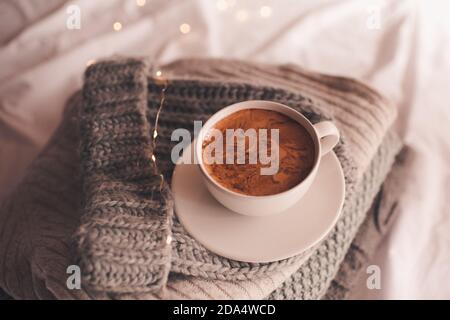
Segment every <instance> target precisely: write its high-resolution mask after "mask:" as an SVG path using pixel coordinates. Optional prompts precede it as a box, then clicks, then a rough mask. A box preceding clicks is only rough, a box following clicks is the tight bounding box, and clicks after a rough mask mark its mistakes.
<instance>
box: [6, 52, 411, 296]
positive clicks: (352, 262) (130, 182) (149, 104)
mask: <svg viewBox="0 0 450 320" xmlns="http://www.w3.org/2000/svg"><path fill="white" fill-rule="evenodd" d="M156 70H158V71H160V72H158V73H157V76H155V74H156ZM162 92H164V101H163V107H162V109H161V112H160V113H158V109H159V107H160V105H161V100H162ZM255 99H256V100H272V101H278V102H281V103H284V104H287V105H289V106H291V107H293V108H295V109H297V110H299V111H301V112H302V113H303V114H305V116H307V117H308V118H309V119H310V120H311V121H312V122H316V121H319V120H322V119H329V120H331V121H334V123H335V124H336V126H337V127H338V128H339V130H340V132H341V136H342V139H341V142H340V143H339V145H338V146H337V147H336V148H335V152H336V154H337V156H338V158H339V160H340V162H341V165H342V167H343V171H344V176H345V180H346V198H345V203H344V207H343V211H342V214H341V216H340V218H339V220H338V222H337V224H336V226H335V227H334V228H333V230H332V231H331V232H330V233H329V234H328V236H327V237H326V238H325V239H324V240H323V241H322V242H321V243H319V244H317V245H316V246H315V247H314V248H312V249H311V250H308V251H307V252H304V253H303V254H301V255H299V256H295V257H292V258H289V259H285V260H282V261H277V262H273V263H243V262H239V261H233V260H230V259H227V258H224V257H221V256H218V255H216V254H214V253H212V252H210V251H208V250H207V249H205V248H204V247H203V246H201V245H200V244H199V243H197V242H196V241H195V240H194V239H193V238H191V237H190V236H189V235H188V234H187V233H186V232H185V230H184V229H183V227H182V226H181V225H180V223H179V222H178V220H177V219H176V214H175V215H174V214H173V205H172V195H171V192H170V183H169V181H170V178H171V173H172V170H173V166H174V165H173V163H172V162H171V159H170V151H171V148H172V146H173V144H174V142H171V140H170V135H171V132H172V130H173V129H175V128H180V127H181V128H187V129H189V130H191V129H193V121H194V120H203V121H204V120H206V119H207V118H208V117H209V116H210V115H211V114H213V113H214V112H216V111H217V110H219V109H220V108H221V107H224V106H226V105H229V104H232V103H235V102H238V101H243V100H255ZM395 116H396V110H395V108H394V107H393V106H392V105H391V104H390V103H389V102H388V101H387V100H386V99H384V98H383V97H382V96H380V95H379V94H378V93H376V92H375V91H373V90H372V89H370V88H368V87H367V86H365V85H363V84H361V83H360V82H357V81H355V80H352V79H348V78H342V77H334V76H327V75H322V74H317V73H314V72H310V71H306V70H303V69H301V68H299V67H296V66H293V65H283V66H270V65H262V64H253V63H247V62H240V61H229V60H211V59H208V60H202V59H191V60H183V61H177V62H175V63H172V64H170V65H167V66H163V67H159V68H156V67H155V66H152V65H151V64H149V63H147V62H146V61H145V60H142V59H114V60H110V61H104V62H99V63H97V64H95V65H93V66H91V67H89V68H88V70H87V71H86V76H85V84H84V87H83V89H82V91H81V93H77V94H75V95H74V96H73V98H72V99H71V100H70V101H69V103H68V106H67V108H66V112H65V114H64V119H63V121H62V123H61V125H60V127H59V128H58V130H57V131H56V132H55V134H54V136H53V138H52V139H51V141H50V142H49V144H48V145H47V147H46V148H45V149H44V150H43V151H42V153H41V154H40V156H39V157H38V158H37V159H36V160H35V161H34V163H33V164H32V166H31V167H30V168H29V170H28V173H27V174H26V176H25V177H24V179H23V181H22V182H21V184H20V185H19V186H18V187H17V189H16V190H15V192H14V193H13V194H11V195H10V196H9V197H8V198H7V199H5V200H4V201H3V203H2V205H1V207H0V229H2V232H0V260H1V261H2V264H0V287H2V288H3V289H4V290H5V291H6V292H7V293H8V294H9V295H11V296H12V297H14V298H43V299H46V298H60V299H61V298H62V299H66V298H77V299H96V298H114V299H129V298H134V299H176V298H180V299H249V298H250V299H264V298H271V299H321V298H326V299H337V298H349V297H351V296H352V295H351V293H352V288H353V286H354V284H355V282H356V280H357V279H358V277H360V276H361V274H363V273H365V267H366V266H367V264H368V263H369V259H370V257H371V256H372V255H373V253H374V252H375V250H376V248H377V246H378V244H379V243H380V241H381V240H382V238H383V235H384V234H385V233H386V231H387V229H388V227H389V225H390V224H391V222H392V221H393V219H392V217H393V216H394V215H395V212H396V209H398V206H399V204H398V203H397V199H398V197H399V195H400V193H401V192H402V186H403V185H404V184H403V183H404V180H405V175H406V174H407V170H406V168H407V165H406V164H407V163H408V161H409V155H408V153H407V152H406V149H405V150H404V151H403V152H401V153H399V152H400V149H401V143H400V141H399V139H398V138H397V136H396V135H395V133H394V132H393V131H392V130H391V125H392V123H393V121H394V119H395ZM157 117H158V136H157V138H156V139H155V140H154V139H153V136H152V133H153V130H154V124H155V120H156V118H157ZM153 156H155V157H156V159H157V161H156V162H154V161H152V158H153ZM155 169H156V170H155ZM399 181H403V183H399ZM73 264H76V265H79V266H80V268H81V270H82V275H83V278H82V282H81V283H82V289H80V290H72V289H69V288H68V287H67V286H66V280H67V277H68V274H67V273H66V270H67V267H68V266H69V265H73Z"/></svg>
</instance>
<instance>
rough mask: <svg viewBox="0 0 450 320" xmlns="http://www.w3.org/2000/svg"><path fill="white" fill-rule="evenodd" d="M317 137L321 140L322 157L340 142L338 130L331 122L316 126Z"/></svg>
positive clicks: (320, 123) (323, 122)
mask: <svg viewBox="0 0 450 320" xmlns="http://www.w3.org/2000/svg"><path fill="white" fill-rule="evenodd" d="M314 129H316V133H317V136H318V137H319V140H320V146H321V147H320V148H321V150H322V151H321V153H320V156H324V155H326V154H327V153H328V152H330V151H331V150H333V148H334V147H335V146H336V145H337V143H338V142H339V138H340V134H339V130H338V128H336V126H335V125H334V123H333V122H331V121H322V122H319V123H316V124H315V125H314Z"/></svg>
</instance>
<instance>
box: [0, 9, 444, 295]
mask: <svg viewBox="0 0 450 320" xmlns="http://www.w3.org/2000/svg"><path fill="white" fill-rule="evenodd" d="M60 1H62V0H60ZM4 2H7V1H5V0H3V2H2V1H0V5H1V6H0V8H2V10H5V11H4V12H2V17H5V19H7V17H11V19H15V17H17V16H20V12H21V10H23V5H22V6H21V5H20V3H22V4H23V3H25V1H18V2H17V4H18V5H16V6H8V5H6V4H5V3H4ZM146 2H147V3H146V4H145V5H144V6H143V7H140V6H137V4H136V1H135V0H108V1H91V0H77V1H71V2H70V4H75V5H77V6H79V7H80V8H81V29H80V30H68V29H67V28H66V19H67V17H68V14H67V12H66V8H67V5H68V4H67V5H62V6H61V7H59V9H57V10H54V11H52V12H50V13H49V14H46V15H44V16H43V17H40V18H39V19H37V20H36V19H31V18H30V19H28V20H27V19H24V23H25V24H24V25H23V26H17V20H14V21H15V22H16V23H13V22H11V24H8V23H5V21H3V23H2V26H4V27H5V28H7V27H8V25H10V26H13V27H14V28H16V29H15V30H19V29H21V28H20V27H23V28H24V29H23V31H22V32H21V33H20V34H19V35H18V36H16V37H15V38H14V39H12V40H11V41H9V42H8V43H7V44H5V45H3V46H1V47H0V65H1V68H0V197H2V196H4V195H5V194H6V193H7V192H8V191H9V190H11V189H12V188H13V186H14V184H15V183H16V182H17V181H18V179H19V178H20V176H21V175H22V174H23V173H24V170H25V168H26V166H27V165H28V164H29V163H30V161H31V160H32V159H33V157H34V156H35V155H36V153H37V152H38V151H39V150H40V149H41V148H42V146H43V145H44V144H45V143H46V141H47V140H48V138H49V136H50V134H51V133H52V131H53V130H54V129H55V127H56V126H57V124H58V121H59V119H60V118H61V112H62V108H63V106H64V102H65V100H66V99H67V98H68V97H69V96H70V94H71V93H73V92H74V91H75V90H76V89H78V88H80V86H81V83H82V72H83V69H84V67H85V65H86V63H87V62H88V61H89V60H91V59H98V58H101V57H106V56H110V55H112V54H121V55H123V54H125V55H135V56H150V57H152V58H153V59H154V60H155V61H157V62H159V63H161V64H162V63H165V62H170V61H172V60H174V59H176V58H182V57H191V56H203V57H208V56H214V57H233V58H242V59H250V60H255V61H263V62H270V63H287V62H291V63H297V64H300V65H302V66H304V67H308V68H311V69H314V70H317V71H322V72H325V73H331V74H339V75H346V76H352V77H355V78H358V79H361V80H363V81H365V82H367V83H368V84H370V85H372V86H374V87H375V88H377V89H378V90H379V91H381V92H382V93H383V94H384V95H386V96H388V97H389V98H391V99H392V100H393V101H394V102H395V103H396V104H397V105H398V106H399V110H400V114H399V118H398V121H397V123H396V127H397V129H398V130H399V132H401V134H402V136H403V137H404V139H405V141H406V142H407V143H408V144H409V145H410V146H412V147H413V148H414V149H415V150H416V152H417V158H416V161H415V162H414V168H413V169H414V170H413V177H414V179H413V182H412V183H410V184H409V185H408V188H407V192H406V194H405V195H404V197H403V199H401V204H402V205H401V213H400V216H399V217H398V219H397V220H396V222H395V225H394V227H393V230H392V232H391V233H390V235H389V237H388V238H387V239H386V241H385V242H384V243H383V245H382V250H381V251H380V254H379V255H378V256H377V257H376V259H375V261H374V263H376V264H378V265H379V266H380V267H381V272H382V273H381V276H382V277H381V279H382V289H381V290H367V289H366V288H365V287H364V281H362V282H361V285H360V295H359V297H361V298H384V299H390V298H397V299H404V298H408V299H411V298H450V232H449V230H450V206H449V201H448V197H449V196H450V169H449V164H448V161H449V160H450V136H449V134H450V106H449V101H450V90H449V82H450V22H449V19H448V18H447V17H446V14H448V12H450V10H449V9H450V5H449V3H448V1H445V0H434V1H422V2H421V1H416V0H404V1H360V0H340V1H329V0H309V1H298V0H283V1H270V0H265V1H263V0H261V1H259V0H248V1H242V0H241V1H233V0H223V1H222V0H219V1H216V0H192V1H174V0H172V1H163V0H147V1H146ZM41 3H43V1H41ZM54 3H55V1H52V5H54ZM262 6H269V7H270V8H271V12H270V13H271V14H270V17H262V16H261V7H262ZM220 8H221V9H220ZM377 8H379V11H377V10H378V9H377ZM41 9H42V8H40V9H39V12H45V10H41ZM7 10H9V11H10V12H11V14H9V13H8V12H7ZM264 10H265V11H264ZM269 11H270V10H269V9H263V13H264V12H265V13H266V14H267V12H269ZM378 12H379V16H378ZM28 14H30V13H29V12H28ZM31 14H32V12H31ZM378 17H379V18H380V19H379V20H378V19H377V18H378ZM27 21H32V23H31V24H26V22H27ZM116 21H119V22H121V23H122V26H123V28H122V30H121V31H119V32H116V31H114V30H113V28H112V26H113V23H114V22H116ZM377 21H379V22H380V24H379V26H380V28H379V29H377V28H375V29H373V28H372V27H374V26H376V23H377ZM371 22H372V24H371ZM183 23H187V24H189V25H190V27H191V30H190V32H189V33H188V34H182V33H180V31H179V26H180V25H181V24H183ZM5 32H6V31H5ZM9 34H11V32H10V33H9Z"/></svg>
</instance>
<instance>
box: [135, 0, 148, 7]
mask: <svg viewBox="0 0 450 320" xmlns="http://www.w3.org/2000/svg"><path fill="white" fill-rule="evenodd" d="M145 2H146V1H145V0H136V4H137V5H138V6H139V7H143V6H145Z"/></svg>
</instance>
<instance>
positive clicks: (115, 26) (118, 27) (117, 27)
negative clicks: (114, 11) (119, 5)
mask: <svg viewBox="0 0 450 320" xmlns="http://www.w3.org/2000/svg"><path fill="white" fill-rule="evenodd" d="M113 29H114V31H120V30H122V24H121V23H120V22H114V24H113Z"/></svg>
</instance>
